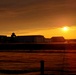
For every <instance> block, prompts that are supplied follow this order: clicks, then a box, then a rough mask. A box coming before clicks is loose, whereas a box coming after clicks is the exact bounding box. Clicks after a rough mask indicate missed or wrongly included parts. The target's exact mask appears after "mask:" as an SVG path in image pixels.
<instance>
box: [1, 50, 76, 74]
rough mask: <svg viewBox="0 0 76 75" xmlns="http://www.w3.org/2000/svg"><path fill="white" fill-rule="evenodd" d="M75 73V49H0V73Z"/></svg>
mask: <svg viewBox="0 0 76 75" xmlns="http://www.w3.org/2000/svg"><path fill="white" fill-rule="evenodd" d="M41 60H44V73H45V75H76V50H69V49H68V50H67V49H65V50H45V51H44V50H33V51H30V50H29V51H28V50H25V51H23V50H18V51H15V50H14V51H0V75H40V61H41Z"/></svg>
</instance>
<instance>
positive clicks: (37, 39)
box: [16, 35, 45, 43]
mask: <svg viewBox="0 0 76 75" xmlns="http://www.w3.org/2000/svg"><path fill="white" fill-rule="evenodd" d="M16 41H17V42H18V43H44V42H45V38H44V36H42V35H29V36H17V37H16Z"/></svg>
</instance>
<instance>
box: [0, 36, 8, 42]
mask: <svg viewBox="0 0 76 75" xmlns="http://www.w3.org/2000/svg"><path fill="white" fill-rule="evenodd" d="M6 41H7V36H5V35H0V43H6Z"/></svg>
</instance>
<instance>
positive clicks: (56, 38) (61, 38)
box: [50, 36, 66, 42]
mask: <svg viewBox="0 0 76 75" xmlns="http://www.w3.org/2000/svg"><path fill="white" fill-rule="evenodd" d="M50 40H51V42H65V41H66V40H65V39H64V37H63V36H60V37H59V36H58V37H52V38H51V39H50Z"/></svg>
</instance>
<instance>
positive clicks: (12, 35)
mask: <svg viewBox="0 0 76 75" xmlns="http://www.w3.org/2000/svg"><path fill="white" fill-rule="evenodd" d="M10 42H12V43H15V42H16V35H15V33H12V34H11V41H10Z"/></svg>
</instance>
